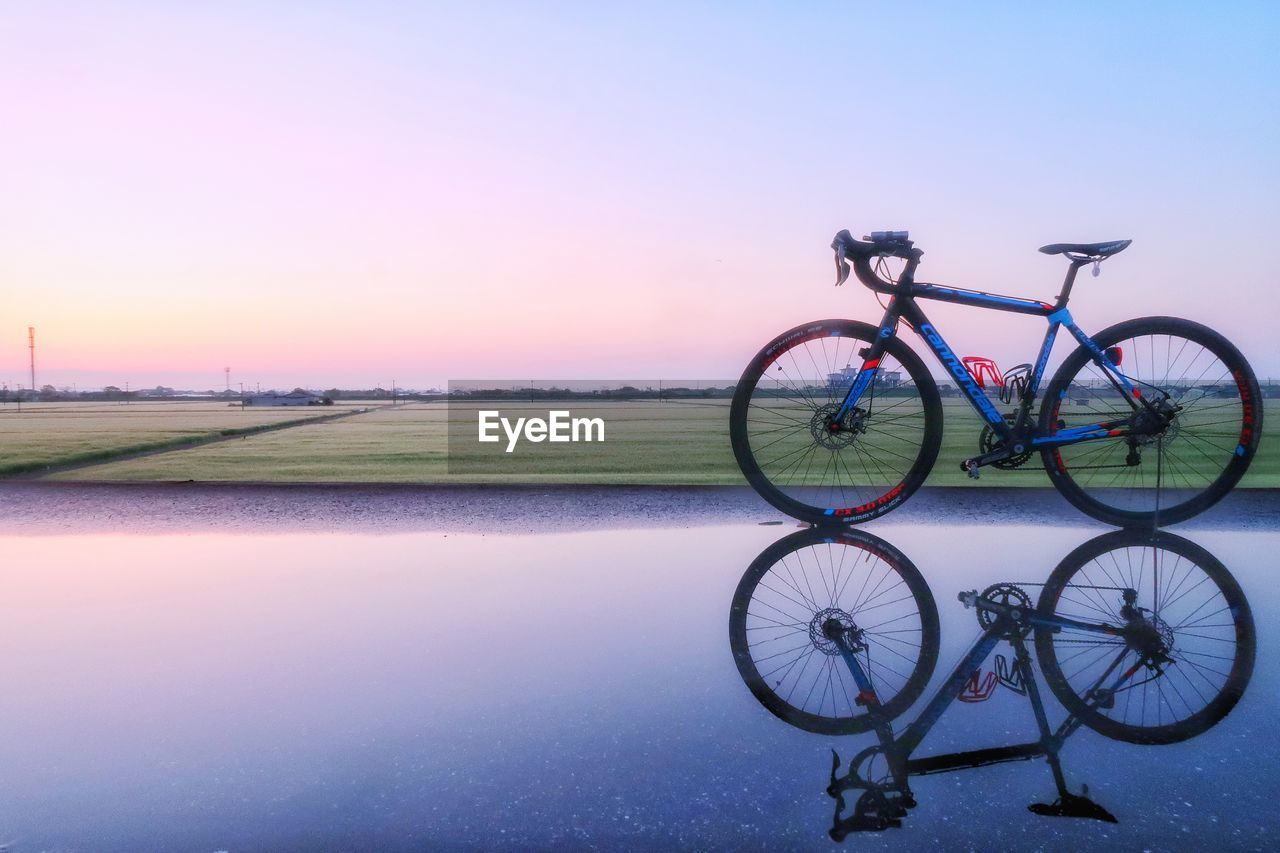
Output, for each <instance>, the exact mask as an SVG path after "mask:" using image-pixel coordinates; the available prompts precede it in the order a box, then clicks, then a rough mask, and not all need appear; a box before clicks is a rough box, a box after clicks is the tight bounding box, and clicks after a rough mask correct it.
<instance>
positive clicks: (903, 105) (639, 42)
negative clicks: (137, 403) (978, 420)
mask: <svg viewBox="0 0 1280 853" xmlns="http://www.w3.org/2000/svg"><path fill="white" fill-rule="evenodd" d="M602 5H603V6H605V7H606V8H601V6H602ZM610 6H613V4H594V3H581V4H570V3H548V4H523V3H503V4H488V3H476V2H469V3H459V4H440V3H430V4H417V3H414V4H407V3H406V4H395V3H373V2H370V3H360V4H338V3H285V2H275V3H252V2H232V3H219V4H192V3H168V4H162V3H96V2H95V3H90V2H86V3H79V4H76V3H56V2H55V3H22V2H18V3H9V4H6V6H5V8H4V10H3V12H0V105H3V106H2V115H3V118H2V120H0V127H2V130H0V169H2V170H3V172H2V174H3V180H2V181H0V382H8V383H9V384H10V385H11V386H13V385H17V384H25V383H26V381H27V380H26V378H25V377H26V327H27V326H28V325H35V326H36V327H37V328H38V336H39V346H40V350H39V355H40V364H39V375H38V376H37V381H38V382H39V383H41V384H43V383H44V382H49V383H51V384H54V385H58V386H62V385H69V384H72V383H76V384H77V385H79V386H80V387H97V386H101V385H103V384H108V383H109V384H117V385H123V383H124V382H126V381H129V382H130V383H131V384H132V385H133V387H142V386H149V385H154V384H159V383H163V384H166V385H176V386H179V387H195V388H210V387H220V386H221V384H222V381H223V375H222V368H223V367H224V366H227V365H229V366H231V367H232V379H233V381H244V382H246V383H254V382H261V383H262V384H263V386H264V387H268V386H279V387H293V386H295V385H304V386H308V387H329V386H333V385H338V386H344V387H367V386H371V385H375V384H387V383H389V382H390V381H391V379H392V378H393V377H394V378H396V379H397V380H398V382H399V383H400V384H401V385H402V386H426V385H432V384H438V383H442V382H444V381H445V380H447V379H449V378H471V377H530V378H534V377H541V378H558V377H603V376H619V377H623V376H627V377H667V378H699V377H702V378H723V377H729V378H732V377H735V376H737V374H738V373H739V372H740V370H741V368H742V366H743V365H744V364H745V363H746V361H747V360H748V359H749V358H750V356H751V355H753V354H754V352H755V351H756V349H758V348H759V346H760V345H761V344H763V343H764V342H765V341H766V340H767V339H768V338H769V337H771V336H772V335H773V334H774V333H776V332H778V331H780V330H781V329H783V328H785V327H787V326H790V325H794V324H795V323H799V322H802V321H805V320H810V319H816V318H819V317H824V316H852V317H874V316H875V315H876V314H877V313H878V311H879V308H878V307H877V306H876V304H875V301H874V297H873V296H872V294H870V293H869V292H867V291H866V290H863V289H861V288H858V287H857V286H856V285H854V286H849V287H846V288H843V289H841V290H835V289H833V288H832V287H831V278H832V267H831V259H830V254H829V251H828V249H827V244H828V242H829V241H830V239H831V236H832V234H834V232H835V231H837V230H838V229H840V228H845V227H847V228H850V229H851V230H853V231H854V232H855V233H862V232H865V231H868V230H871V229H882V228H899V229H900V228H909V229H911V231H912V235H913V236H914V237H915V238H916V240H917V243H918V245H920V246H921V247H922V248H923V249H924V250H925V252H926V255H925V262H924V265H923V266H922V267H921V272H920V276H921V278H922V279H926V280H931V281H940V282H945V283H948V284H953V285H958V286H977V287H984V288H987V289H991V290H995V291H998V292H1007V293H1014V294H1018V295H1026V296H1033V297H1038V298H1046V299H1047V298H1050V297H1052V296H1053V295H1054V294H1055V293H1056V292H1057V286H1058V283H1059V281H1060V277H1061V274H1062V272H1063V267H1064V264H1063V262H1062V261H1061V260H1060V259H1054V258H1048V257H1045V256H1043V255H1040V254H1037V253H1036V251H1035V249H1036V247H1037V246H1039V245H1040V244H1042V243H1048V242H1055V241H1087V240H1104V239H1115V238H1132V239H1133V240H1134V244H1133V246H1132V247H1131V248H1130V249H1129V250H1128V251H1126V252H1125V253H1124V254H1123V255H1121V256H1119V257H1117V258H1115V259H1114V260H1112V261H1109V262H1108V263H1107V265H1106V266H1105V267H1104V273H1103V275H1102V277H1101V278H1099V279H1096V280H1095V279H1092V278H1086V279H1084V280H1083V282H1082V286H1080V287H1078V288H1077V290H1076V292H1075V294H1074V301H1073V303H1072V308H1073V312H1074V313H1075V315H1076V318H1077V320H1078V321H1080V323H1081V324H1082V325H1083V326H1085V328H1087V329H1094V330H1096V329H1100V328H1101V327H1102V326H1105V325H1107V324H1109V323H1111V322H1113V321H1116V320H1120V319H1124V318H1127V317H1130V316H1134V315H1140V314H1148V313H1168V314H1175V315H1182V316H1187V317H1191V318H1194V319H1199V320H1202V321H1204V322H1207V323H1209V324H1211V325H1213V326H1215V327H1217V328H1219V329H1220V330H1221V331H1223V332H1224V333H1226V334H1227V335H1228V336H1230V337H1232V338H1233V339H1235V340H1236V342H1237V343H1238V344H1239V345H1240V346H1241V348H1242V349H1243V350H1244V351H1245V353H1246V355H1247V356H1248V357H1249V358H1250V359H1251V360H1252V361H1253V362H1254V364H1255V367H1256V368H1257V370H1258V373H1259V375H1260V376H1264V377H1265V376H1276V377H1280V347H1277V345H1276V343H1275V340H1276V334H1275V323H1276V319H1277V313H1278V312H1277V307H1278V306H1280V295H1278V294H1280V290H1278V289H1277V285H1278V283H1280V282H1278V276H1277V269H1276V248H1275V247H1276V233H1277V231H1278V230H1280V228H1278V226H1280V215H1278V214H1280V202H1278V201H1277V198H1278V197H1280V193H1278V190H1280V180H1277V179H1278V178H1280V156H1278V152H1280V118H1278V116H1280V110H1277V106H1278V105H1280V104H1278V101H1280V98H1278V97H1277V96H1278V94H1280V92H1278V88H1280V86H1278V84H1280V59H1278V58H1277V57H1278V56H1280V54H1277V52H1276V51H1275V50H1274V45H1275V44H1276V42H1277V40H1280V6H1276V5H1275V4H1271V3H1254V4H1248V3H1238V4H1237V3H1226V4H1169V5H1168V6H1142V7H1141V8H1139V7H1138V6H1136V5H1135V6H1133V7H1128V8H1125V7H1119V6H1116V5H1115V4H1096V5H1090V4H1083V3H1079V4H1071V5H1070V7H1069V8H1067V7H1064V8H1059V9H1056V10H1037V11H1032V12H1027V11H1026V7H1025V4H1008V5H1004V4H1001V5H987V4H977V5H976V6H975V5H970V4H964V5H959V4H912V3H900V4H885V3H865V4H807V5H804V6H799V5H796V4H698V5H697V6H694V5H693V4H670V5H665V4H663V5H656V4H647V5H644V6H643V7H641V6H635V7H633V8H630V9H622V8H620V7H617V8H607V7H610ZM931 314H932V315H933V317H934V320H935V321H936V322H937V324H938V325H939V326H940V327H942V328H943V329H944V330H945V331H946V333H947V335H948V337H949V338H950V340H951V343H952V344H953V345H955V346H956V348H957V349H959V350H961V351H962V352H965V353H973V354H983V355H990V356H994V357H995V358H996V359H997V360H998V361H1000V362H1001V363H1009V364H1011V363H1013V362H1015V361H1023V360H1026V359H1027V358H1029V357H1030V355H1031V354H1032V352H1033V351H1034V348H1035V346H1036V344H1037V343H1038V341H1039V338H1040V335H1041V334H1042V328H1043V327H1042V324H1041V323H1040V322H1039V321H1036V320H1033V319H1026V318H1016V317H1011V316H1010V315H997V314H987V313H982V312H976V311H973V310H972V309H963V308H958V307H954V306H940V307H938V308H936V309H932V310H931ZM1063 352H1064V353H1065V350H1063Z"/></svg>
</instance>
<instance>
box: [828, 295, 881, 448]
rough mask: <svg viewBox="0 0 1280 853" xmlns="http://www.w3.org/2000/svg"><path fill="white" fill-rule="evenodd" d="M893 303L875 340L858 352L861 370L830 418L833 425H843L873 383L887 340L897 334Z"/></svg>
mask: <svg viewBox="0 0 1280 853" xmlns="http://www.w3.org/2000/svg"><path fill="white" fill-rule="evenodd" d="M893 303H894V300H892V299H890V300H889V307H888V308H887V309H886V310H885V314H884V318H883V319H882V320H881V321H880V326H879V331H878V332H876V339H875V340H874V341H872V342H871V345H870V346H866V347H863V348H862V349H861V350H859V351H858V355H860V356H862V368H861V369H860V370H859V371H858V375H857V377H856V378H855V379H854V380H853V385H852V386H851V387H850V388H849V392H848V393H847V394H845V395H844V400H843V401H841V403H840V408H839V409H837V410H836V413H835V414H834V415H832V416H831V419H832V420H833V421H834V422H835V423H839V424H842V423H844V420H845V418H847V417H848V416H849V415H850V413H852V412H853V410H854V409H855V408H856V407H857V405H858V402H859V401H860V400H861V399H862V395H863V394H865V393H866V391H867V389H868V388H870V387H871V384H872V383H873V382H875V378H876V370H878V369H879V367H880V359H882V358H884V354H885V351H886V350H887V349H888V348H889V339H890V338H892V337H893V336H894V335H895V334H897V331H898V315H897V313H896V312H895V311H894V307H893Z"/></svg>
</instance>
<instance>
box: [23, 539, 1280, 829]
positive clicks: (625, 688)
mask: <svg viewBox="0 0 1280 853" xmlns="http://www.w3.org/2000/svg"><path fill="white" fill-rule="evenodd" d="M793 529H794V528H793V527H790V526H788V525H784V526H756V525H738V526H721V527H703V528H694V529H644V530H622V531H609V530H593V531H587V532H580V533H555V534H546V535H506V534H504V533H503V532H502V531H500V530H498V531H493V532H491V533H487V534H484V535H479V534H445V533H441V532H410V533H403V534H385V533H384V534H379V535H357V534H350V533H342V534H331V535H318V534H315V533H306V534H299V533H289V534H280V535H271V534H266V533H261V532H255V533H252V534H233V533H193V534H191V535H176V534H164V535H123V534H122V535H49V536H28V535H0V549H2V550H0V553H3V555H4V559H3V566H2V567H0V580H2V582H3V589H4V599H3V602H2V603H0V678H2V679H3V680H2V682H0V683H2V684H3V685H4V690H3V693H2V694H0V720H2V721H3V727H2V728H0V780H2V783H0V791H2V792H3V793H2V794H0V843H4V842H8V843H9V844H10V849H12V850H14V851H25V850H46V849H64V850H138V849H164V850H205V851H211V850H223V849H225V850H231V851H239V850H288V849H314V850H396V849H493V848H503V847H506V848H513V849H514V848H520V849H530V848H548V847H556V848H561V849H563V848H603V849H613V848H617V847H620V846H627V847H639V848H650V849H652V848H672V847H683V848H699V849H706V848H732V849H743V848H763V847H768V848H785V849H816V850H824V849H834V848H835V845H834V844H833V843H832V842H831V841H830V840H829V839H828V838H827V835H826V830H827V829H828V828H829V827H830V825H831V817H832V801H831V800H830V799H829V798H828V797H827V796H826V794H825V792H824V789H825V787H826V785H827V782H828V775H829V772H830V767H831V750H832V749H833V748H834V749H836V750H838V751H839V752H840V753H841V755H842V756H843V757H845V758H847V757H849V756H850V755H851V754H852V753H854V752H856V751H858V750H859V749H861V748H863V747H864V746H868V745H870V744H871V743H872V739H871V738H870V736H868V735H859V736H847V737H827V736H821V735H815V734H810V733H807V732H803V731H799V730H797V729H793V728H791V727H790V726H788V725H787V724H785V723H783V722H782V721H780V720H779V719H777V718H775V717H773V716H772V715H771V714H769V713H768V712H767V711H765V710H764V709H763V708H762V707H761V706H760V705H759V704H758V703H757V702H756V701H755V699H754V698H753V697H752V695H751V694H750V692H748V690H747V688H746V687H745V686H744V684H743V682H742V681H741V679H740V678H739V676H738V672H737V670H736V669H735V666H734V663H733V658H732V655H731V653H730V649H729V641H728V629H727V622H728V611H729V605H730V600H731V598H732V596H733V593H734V589H735V587H736V585H737V583H738V579H739V577H740V576H741V575H742V573H743V571H744V570H745V569H746V567H747V565H748V564H749V563H750V562H751V560H752V559H753V558H754V557H755V556H756V555H757V554H758V553H759V552H760V551H762V550H763V549H764V548H765V547H767V546H768V545H769V544H770V543H772V542H774V541H775V540H777V539H779V538H780V537H782V536H783V535H785V534H787V533H790V532H791V531H792V530H793ZM872 529H873V530H874V532H875V533H876V534H877V535H879V536H881V537H883V538H884V539H886V540H888V541H889V542H891V543H892V544H893V545H895V546H896V547H897V548H899V549H900V550H902V551H903V552H905V554H906V555H907V556H908V557H910V559H911V560H912V561H914V563H915V564H916V566H918V567H919V568H920V570H921V571H922V572H923V573H924V575H925V577H926V578H927V579H928V581H929V583H930V586H931V587H932V590H933V594H934V596H935V598H936V600H937V604H938V610H939V614H940V617H941V628H942V651H941V654H940V656H939V661H938V667H937V670H936V672H935V674H934V678H933V682H932V683H931V685H930V691H929V692H927V693H926V698H927V697H928V695H930V693H931V692H932V690H933V689H934V688H936V686H937V685H938V683H940V682H941V680H942V679H943V678H944V676H945V674H946V673H947V671H948V670H949V668H950V666H951V665H952V664H953V663H954V662H955V661H956V659H957V658H958V657H959V655H960V654H961V653H962V652H963V651H964V650H966V649H967V648H968V645H969V643H970V642H971V641H972V640H973V639H974V638H975V636H976V634H977V630H978V629H977V623H976V621H975V619H974V614H973V611H971V610H965V609H963V608H962V607H961V605H960V604H959V603H957V602H956V599H955V594H956V592H958V591H960V590H962V589H973V588H978V589H981V588H983V587H984V586H986V585H988V584H990V583H993V582H996V581H1000V580H1035V579H1043V578H1045V577H1047V576H1048V574H1049V572H1050V571H1051V570H1052V569H1053V567H1054V566H1055V565H1056V564H1057V563H1058V561H1059V560H1061V559H1062V557H1064V556H1065V555H1066V554H1067V553H1068V552H1069V551H1070V550H1071V549H1072V548H1074V547H1075V546H1076V545H1078V544H1080V543H1081V542H1084V541H1085V540H1087V539H1089V538H1090V537H1091V536H1092V535H1096V534H1097V533H1099V532H1101V529H1088V528H1080V527H1076V528H1055V527H1051V526H979V525H965V526H955V527H952V526H947V525H920V524H913V525H894V524H878V525H875V526H873V528H872ZM1182 533H1183V535H1185V536H1187V537H1188V538H1190V539H1192V540H1194V541H1195V542H1197V543H1199V544H1200V545H1202V546H1204V547H1206V548H1208V549H1209V550H1210V551H1211V552H1213V553H1214V554H1215V555H1216V556H1217V557H1218V558H1219V559H1220V560H1221V561H1222V562H1223V563H1225V565H1226V566H1227V567H1228V568H1229V569H1230V570H1231V571H1232V572H1233V573H1234V574H1235V576H1236V578H1237V579H1238V580H1239V581H1240V584H1241V585H1242V587H1243V588H1244V591H1245V593H1246V595H1247V596H1248V598H1249V601H1250V603H1251V605H1252V608H1253V612H1254V618H1255V620H1256V622H1257V626H1258V649H1257V668H1256V671H1255V674H1254V677H1253V680H1252V683H1251V684H1250V685H1249V688H1248V690H1247V691H1246V693H1245V696H1244V698H1243V700H1242V701H1241V703H1240V705H1239V706H1238V707H1237V708H1236V710H1235V711H1234V712H1233V713H1232V714H1231V715H1229V716H1228V717H1227V718H1226V719H1225V720H1224V721H1223V722H1222V723H1220V724H1219V725H1218V726H1217V727H1215V728H1214V729H1211V730H1210V731H1209V732H1207V733H1206V734H1204V735H1201V736H1200V737H1197V738H1195V739H1193V740H1190V741H1187V742H1185V743H1181V744H1176V745H1172V746H1136V745H1131V744H1125V743H1119V742H1115V741H1111V740H1107V739H1106V738H1103V737H1101V736H1099V735H1097V734H1095V733H1093V732H1092V731H1088V730H1084V731H1081V732H1080V733H1079V734H1077V735H1075V736H1074V737H1073V738H1072V739H1071V740H1070V741H1069V742H1068V744H1067V746H1066V748H1065V749H1064V751H1063V763H1064V766H1065V769H1066V773H1067V778H1068V782H1069V784H1070V785H1071V786H1072V788H1073V789H1078V788H1079V785H1080V784H1081V783H1088V785H1089V788H1090V794H1091V796H1092V797H1093V798H1094V799H1096V800H1098V801H1099V802H1100V803H1102V804H1103V805H1105V806H1106V807H1107V808H1108V809H1110V811H1112V812H1113V813H1114V814H1115V815H1116V816H1117V817H1118V818H1119V821H1120V822H1119V823H1118V824H1114V825H1112V824H1102V823H1095V822H1089V821H1078V820H1071V819H1065V818H1047V817H1039V816H1036V815H1032V814H1030V813H1029V812H1027V810H1026V806H1027V805H1028V804H1029V803H1031V802H1035V801H1046V800H1051V799H1052V798H1053V796H1054V791H1053V784H1052V779H1051V777H1050V775H1049V772H1048V770H1047V769H1046V768H1045V766H1044V763H1043V762H1042V761H1032V762H1019V763H1013V764H1005V765H999V766H994V767H987V768H981V769H977V770H969V771H964V772H958V773H952V774H945V775H937V776H929V777H926V778H921V779H918V780H915V781H914V782H913V788H914V790H915V794H916V797H917V798H918V800H919V801H920V805H919V806H918V807H917V808H916V809H914V810H913V811H912V812H911V813H910V815H909V816H908V817H907V819H906V820H905V822H904V826H903V828H901V829H896V830H889V831H887V832H885V833H882V834H878V835H877V834H863V835H859V836H855V837H853V838H851V839H850V840H849V841H847V842H846V843H845V845H846V846H856V847H858V848H859V849H863V848H866V849H888V848H890V847H893V848H896V849H902V848H904V847H905V848H906V849H913V848H914V849H926V848H934V847H936V846H937V845H939V844H941V845H945V846H946V847H959V846H965V847H977V848H990V847H1008V846H1016V847H1019V848H1022V847H1039V848H1043V849H1064V850H1065V849H1073V848H1074V849H1080V848H1081V847H1082V846H1084V845H1099V844H1103V845H1114V846H1119V847H1123V848H1127V849H1139V848H1145V849H1169V850H1173V849H1187V848H1188V847H1192V846H1202V845H1206V844H1213V845H1214V846H1216V847H1218V848H1221V849H1264V848H1270V849H1274V840H1273V839H1272V838H1271V837H1270V834H1269V833H1270V832H1271V831H1272V830H1273V829H1274V827H1276V826H1278V825H1280V782H1277V780H1276V775H1275V773H1274V768H1275V766H1276V765H1277V762H1278V761H1280V739H1277V734H1276V732H1277V726H1276V716H1275V709H1276V708H1277V698H1278V697H1277V692H1278V690H1277V685H1278V681H1277V678H1276V672H1277V669H1276V668H1277V663H1276V661H1277V659H1278V654H1277V653H1278V650H1277V643H1276V632H1275V630H1274V627H1273V626H1274V625H1276V624H1278V623H1277V620H1278V619H1280V595H1278V594H1277V589H1278V587H1280V567H1278V566H1277V562H1278V560H1277V554H1278V553H1280V533H1273V532H1268V531H1265V530H1257V529H1255V530H1252V531H1248V532H1233V531H1229V530H1220V529H1219V530H1205V531H1190V532H1188V531H1182ZM1048 701H1049V705H1050V709H1051V715H1052V717H1053V720H1054V722H1055V723H1056V721H1057V720H1058V719H1061V717H1062V715H1063V711H1062V710H1061V708H1060V707H1059V706H1058V705H1057V704H1056V703H1055V702H1054V701H1053V699H1052V697H1049V698H1048ZM922 704H923V702H921V703H918V704H917V709H918V707H919V706H920V705H922ZM913 716H914V714H913V712H908V713H907V714H906V715H905V716H904V717H903V718H902V719H903V720H904V721H905V720H908V719H910V718H911V717H913ZM1034 738H1035V730H1034V725H1033V721H1032V718H1031V715H1030V712H1029V710H1028V708H1027V705H1026V702H1025V700H1023V699H1021V698H1020V697H1017V696H1015V695H1012V694H1007V693H1006V694H1003V695H1002V694H1000V693H997V694H996V695H994V696H993V697H992V698H991V700H990V701H987V702H984V703H981V704H972V705H963V704H959V703H957V704H955V705H953V706H952V707H951V708H950V709H949V710H948V711H947V713H946V714H945V715H944V716H943V718H942V721H941V722H940V723H939V724H938V726H937V727H936V728H935V729H934V731H933V732H932V733H931V734H930V736H929V738H928V739H927V740H926V741H925V744H924V748H923V750H922V753H923V754H927V753H930V752H937V751H951V750H957V749H968V748H974V747H982V746H992V745H1001V744H1006V743H1014V742H1024V741H1028V740H1034Z"/></svg>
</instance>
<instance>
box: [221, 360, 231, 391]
mask: <svg viewBox="0 0 1280 853" xmlns="http://www.w3.org/2000/svg"><path fill="white" fill-rule="evenodd" d="M222 372H223V373H225V374H226V375H227V396H228V397H230V396H231V368H230V367H224V368H222Z"/></svg>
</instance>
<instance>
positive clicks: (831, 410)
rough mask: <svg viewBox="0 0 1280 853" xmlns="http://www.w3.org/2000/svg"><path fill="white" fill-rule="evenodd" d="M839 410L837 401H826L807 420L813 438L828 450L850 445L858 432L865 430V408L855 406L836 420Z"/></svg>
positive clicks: (841, 448)
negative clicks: (842, 417)
mask: <svg viewBox="0 0 1280 853" xmlns="http://www.w3.org/2000/svg"><path fill="white" fill-rule="evenodd" d="M839 411H840V406H839V404H838V403H828V404H826V405H825V406H820V407H819V408H818V409H817V410H816V411H815V412H814V413H813V417H812V418H811V419H810V420H809V432H810V433H812V434H813V440H814V441H816V442H817V443H818V444H821V445H822V446H823V447H826V448H828V449H829V450H843V449H844V448H846V447H850V446H851V445H852V444H853V442H854V440H855V439H857V437H858V435H859V434H861V433H864V432H866V431H867V426H866V417H867V413H866V411H865V410H863V409H858V408H855V409H853V411H851V412H849V414H847V415H845V417H844V419H843V420H836V414H837V413H838V412H839Z"/></svg>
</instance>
